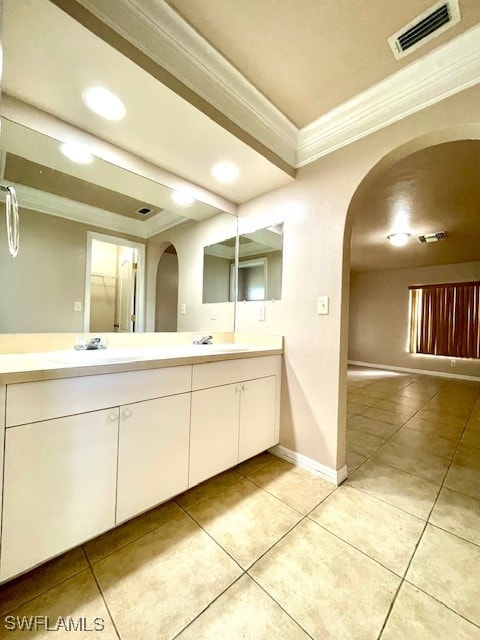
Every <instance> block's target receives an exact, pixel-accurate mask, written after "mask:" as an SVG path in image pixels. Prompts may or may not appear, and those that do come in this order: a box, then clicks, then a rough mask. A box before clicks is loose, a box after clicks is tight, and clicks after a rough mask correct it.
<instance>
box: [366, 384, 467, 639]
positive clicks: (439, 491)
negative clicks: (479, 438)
mask: <svg viewBox="0 0 480 640" xmlns="http://www.w3.org/2000/svg"><path fill="white" fill-rule="evenodd" d="M446 386H448V383H447V384H446V385H444V386H443V387H442V389H444V388H445V387H446ZM442 389H440V390H439V391H438V393H440V391H441V390H442ZM438 393H437V394H435V395H434V396H432V398H433V397H435V396H436V395H438ZM432 398H430V400H431V399H432ZM427 402H428V401H427ZM473 406H474V403H473V404H472V408H471V410H470V413H469V415H468V417H467V418H466V420H465V426H464V428H463V431H462V436H461V437H463V434H464V432H465V429H466V425H467V423H468V420H469V418H470V416H471V414H472V412H473ZM419 410H420V409H419ZM461 437H460V439H459V440H458V442H457V447H456V448H455V451H454V453H453V455H452V458H451V460H450V464H449V466H448V469H447V470H446V472H445V475H444V477H443V480H442V483H441V485H440V486H439V490H438V493H437V496H436V498H435V500H434V503H433V505H432V507H431V509H430V511H429V514H428V517H427V520H426V522H425V526H424V528H423V531H422V533H421V535H420V537H419V539H418V541H417V544H416V545H415V549H414V552H413V554H412V556H411V558H410V561H409V563H408V566H407V569H406V571H405V573H404V576H403V578H402V580H401V583H400V585H399V587H398V590H397V592H396V594H395V597H394V599H393V601H392V603H391V606H390V608H389V611H388V613H387V616H386V618H385V621H384V624H383V626H382V629H381V631H380V634H379V636H378V638H377V640H380V639H381V636H382V634H383V631H384V629H385V626H386V624H387V622H388V619H389V617H390V614H391V612H392V610H393V605H394V603H395V601H396V599H397V596H398V593H399V591H400V588H401V587H402V585H403V583H404V582H407V583H408V584H410V585H412V586H413V587H414V588H416V589H419V587H417V585H415V584H414V583H412V582H410V581H409V580H407V574H408V570H409V569H410V566H411V564H412V562H413V559H414V558H415V555H416V553H417V550H418V547H419V546H420V543H421V541H422V539H423V536H424V534H425V531H426V529H427V526H428V525H430V526H435V525H433V524H432V523H430V517H431V515H432V513H433V511H434V509H435V506H436V504H437V502H438V499H439V497H440V494H441V492H442V489H443V488H444V486H445V485H444V482H445V479H446V477H447V474H448V472H449V470H450V468H451V466H452V464H453V459H454V457H455V455H456V453H457V451H458V448H459V446H460V440H461ZM372 455H373V454H372ZM362 464H364V463H362ZM437 528H438V529H441V527H437ZM441 530H442V531H443V529H441ZM446 533H451V532H449V531H446ZM451 535H455V534H451ZM456 537H458V538H459V539H461V540H463V538H461V536H456ZM467 542H468V541H467ZM420 591H422V592H423V593H426V594H427V595H428V596H429V597H433V596H431V595H430V594H429V593H427V592H426V591H424V590H423V589H420ZM433 599H434V600H436V601H437V602H439V603H440V604H442V605H443V606H445V607H446V608H447V609H449V610H450V611H453V612H454V613H455V614H457V615H459V616H460V617H461V618H463V619H464V620H466V621H467V622H470V623H471V624H473V625H474V626H477V625H476V624H475V623H474V622H472V621H471V620H468V618H465V617H464V616H463V615H461V614H459V613H458V612H457V611H454V610H453V609H451V608H450V607H448V606H447V605H446V604H445V603H443V602H441V601H440V600H437V598H434V597H433Z"/></svg>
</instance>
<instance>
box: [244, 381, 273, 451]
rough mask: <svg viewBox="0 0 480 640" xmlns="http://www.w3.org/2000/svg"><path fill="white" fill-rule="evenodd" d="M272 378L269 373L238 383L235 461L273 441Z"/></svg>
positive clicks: (263, 448)
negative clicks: (262, 376)
mask: <svg viewBox="0 0 480 640" xmlns="http://www.w3.org/2000/svg"><path fill="white" fill-rule="evenodd" d="M276 380H277V379H276V376H269V377H268V378H260V379H258V380H249V381H248V382H243V383H242V385H241V386H242V393H241V402H240V437H239V462H242V461H243V460H246V459H247V458H251V457H252V456H254V455H256V454H257V453H260V452H261V451H265V449H268V448H269V447H272V446H273V445H274V444H277V442H276V435H275V406H276V405H275V402H276Z"/></svg>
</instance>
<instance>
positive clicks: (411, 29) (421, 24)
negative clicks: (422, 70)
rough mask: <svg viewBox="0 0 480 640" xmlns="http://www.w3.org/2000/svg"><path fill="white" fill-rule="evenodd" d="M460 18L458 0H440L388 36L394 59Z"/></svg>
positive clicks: (415, 47)
mask: <svg viewBox="0 0 480 640" xmlns="http://www.w3.org/2000/svg"><path fill="white" fill-rule="evenodd" d="M459 20H460V9H459V8H458V0H447V1H445V0H442V1H441V2H437V3H435V4H434V5H433V6H432V7H430V9H428V10H427V11H426V12H425V13H422V15H420V16H417V17H416V18H415V19H414V20H412V22H409V24H407V25H406V26H405V27H403V29H400V31H397V33H395V34H394V35H393V36H391V37H390V38H388V44H389V45H390V48H391V49H392V51H393V55H394V56H395V59H396V60H400V59H401V58H403V57H404V56H406V55H408V54H409V53H412V52H413V51H415V50H416V49H418V47H421V46H422V45H424V44H425V43H427V42H428V41H429V40H431V39H432V38H435V37H436V36H439V35H440V34H441V33H443V32H444V31H446V30H447V29H449V28H450V27H453V25H454V24H457V22H458V21H459Z"/></svg>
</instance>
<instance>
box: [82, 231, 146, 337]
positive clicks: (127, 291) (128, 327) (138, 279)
mask: <svg viewBox="0 0 480 640" xmlns="http://www.w3.org/2000/svg"><path fill="white" fill-rule="evenodd" d="M144 251H145V247H144V246H143V245H140V244H137V243H134V242H130V241H128V240H124V239H122V238H115V237H112V236H103V235H101V234H94V233H91V232H89V238H88V247H87V269H86V282H85V318H84V331H88V332H90V333H102V332H115V333H133V332H138V331H143V295H142V291H143V264H144Z"/></svg>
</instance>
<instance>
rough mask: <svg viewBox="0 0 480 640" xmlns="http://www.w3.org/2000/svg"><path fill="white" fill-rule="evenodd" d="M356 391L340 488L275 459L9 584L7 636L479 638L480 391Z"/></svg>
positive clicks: (396, 384)
mask: <svg viewBox="0 0 480 640" xmlns="http://www.w3.org/2000/svg"><path fill="white" fill-rule="evenodd" d="M348 387H349V394H348V422H347V461H348V466H349V473H350V476H349V479H348V480H347V481H346V482H345V483H344V484H343V485H342V486H341V487H339V488H335V487H333V486H332V485H330V484H329V483H327V482H326V481H324V480H323V479H321V478H319V477H318V476H315V475H312V474H310V473H308V472H307V471H304V470H302V469H299V468H297V467H293V466H292V465H290V464H288V463H287V462H285V461H283V460H280V459H278V458H275V457H274V456H272V455H271V454H269V453H265V454H261V455H260V456H257V457H256V458H254V459H252V460H250V461H247V462H246V463H243V464H241V465H239V466H238V467H236V468H235V469H232V470H229V471H227V472H225V473H222V474H220V475H218V476H216V477H215V478H212V479H211V480H209V481H208V482H206V483H203V484H202V485H200V486H198V487H195V488H194V489H192V490H190V491H187V492H186V493H184V494H183V495H181V496H179V497H177V498H176V500H174V501H171V502H169V503H167V504H165V505H162V506H160V507H158V508H156V509H153V510H152V511H150V512H148V513H146V514H143V515H142V516H140V517H138V518H136V519H134V520H132V521H130V522H128V523H126V524H124V525H123V526H121V527H119V528H117V529H115V530H113V531H111V532H109V533H106V534H105V535H103V536H100V537H99V538H97V539H95V540H92V541H90V542H89V543H87V544H85V545H84V546H83V547H81V548H78V549H74V550H72V551H70V552H68V553H66V554H64V555H63V556H61V557H60V558H56V559H54V560H52V561H50V562H48V563H46V564H45V565H43V566H41V567H39V568H38V569H35V570H34V571H31V572H30V573H28V574H26V575H25V576H22V577H20V578H18V579H16V580H14V581H11V582H9V583H7V584H5V585H3V586H2V587H0V614H1V619H0V638H11V639H18V638H26V637H35V638H47V637H48V638H51V637H53V635H54V636H55V638H64V637H65V638H95V639H97V638H98V639H103V640H107V639H108V640H110V639H113V640H115V639H117V640H118V639H120V640H167V639H173V638H178V639H179V640H207V639H208V640H239V639H240V638H243V639H246V640H273V638H275V639H277V638H278V639H280V640H297V639H298V640H303V639H308V638H310V639H312V638H313V639H315V640H329V639H332V640H343V639H345V640H346V639H358V640H380V639H381V640H398V639H400V638H401V639H402V640H429V639H431V640H447V639H448V640H451V639H452V638H455V640H480V571H479V567H480V385H479V384H476V383H472V382H467V381H458V380H449V379H445V378H434V377H429V376H419V375H405V374H399V373H394V372H388V371H379V370H371V369H362V368H359V367H354V368H352V369H351V370H350V372H349V382H348ZM24 615H25V616H32V615H39V616H51V617H52V618H53V619H56V618H57V617H58V616H61V617H63V618H68V616H72V617H73V618H75V619H78V618H80V617H85V618H86V619H87V620H90V621H91V620H93V619H94V618H101V619H102V620H104V629H103V630H102V631H96V632H92V631H85V632H83V633H82V632H80V631H77V632H75V633H72V632H71V631H70V632H63V631H57V632H55V634H53V635H52V634H51V633H50V632H47V631H42V630H39V631H38V632H26V631H20V630H9V629H6V628H5V624H4V623H3V619H4V618H5V616H14V617H17V616H24Z"/></svg>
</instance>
